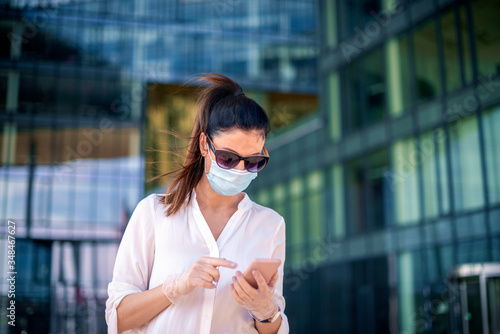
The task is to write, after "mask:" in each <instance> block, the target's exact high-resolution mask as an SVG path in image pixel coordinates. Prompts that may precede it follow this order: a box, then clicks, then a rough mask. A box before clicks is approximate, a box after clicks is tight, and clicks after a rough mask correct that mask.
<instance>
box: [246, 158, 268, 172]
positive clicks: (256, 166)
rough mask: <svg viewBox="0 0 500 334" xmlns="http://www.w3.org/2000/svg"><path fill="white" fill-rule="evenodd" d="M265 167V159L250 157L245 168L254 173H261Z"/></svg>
mask: <svg viewBox="0 0 500 334" xmlns="http://www.w3.org/2000/svg"><path fill="white" fill-rule="evenodd" d="M265 165H266V159H265V158H263V157H250V158H248V159H247V161H245V168H246V169H247V171H249V172H252V173H255V172H258V171H260V170H261V169H262V168H264V166H265Z"/></svg>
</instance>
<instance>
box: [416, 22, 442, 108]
mask: <svg viewBox="0 0 500 334" xmlns="http://www.w3.org/2000/svg"><path fill="white" fill-rule="evenodd" d="M413 43H414V44H413V50H414V54H415V79H416V82H415V84H416V100H417V102H424V101H427V100H429V99H432V98H435V97H437V96H439V95H441V81H440V78H439V73H440V67H439V56H438V47H437V40H436V23H435V21H433V20H431V21H430V22H429V23H427V24H424V25H422V26H421V27H419V28H417V29H416V30H415V32H414V34H413Z"/></svg>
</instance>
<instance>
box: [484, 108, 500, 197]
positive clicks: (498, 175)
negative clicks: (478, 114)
mask: <svg viewBox="0 0 500 334" xmlns="http://www.w3.org/2000/svg"><path fill="white" fill-rule="evenodd" d="M483 128H484V132H483V133H484V148H485V158H486V169H487V179H488V194H489V202H490V204H497V203H500V145H499V143H500V134H499V133H498V129H500V106H496V107H495V108H492V109H491V110H488V111H487V112H484V113H483Z"/></svg>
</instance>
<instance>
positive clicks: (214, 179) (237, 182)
mask: <svg viewBox="0 0 500 334" xmlns="http://www.w3.org/2000/svg"><path fill="white" fill-rule="evenodd" d="M208 156H209V158H210V160H211V161H212V163H211V165H210V172H209V173H208V174H206V173H205V174H206V175H207V179H208V182H209V183H210V186H211V187H212V189H213V190H215V191H216V192H217V193H218V194H220V195H223V196H234V195H236V194H237V193H239V192H242V191H243V190H245V189H246V188H247V187H248V186H249V185H250V182H252V180H253V179H255V178H256V177H257V173H250V172H249V171H247V170H238V169H234V168H232V169H223V168H221V167H219V165H217V163H216V162H215V161H214V160H212V157H211V156H210V153H209V154H208Z"/></svg>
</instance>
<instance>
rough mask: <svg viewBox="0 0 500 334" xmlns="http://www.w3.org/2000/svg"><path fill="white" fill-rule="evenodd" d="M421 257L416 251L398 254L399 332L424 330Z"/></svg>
mask: <svg viewBox="0 0 500 334" xmlns="http://www.w3.org/2000/svg"><path fill="white" fill-rule="evenodd" d="M421 263H422V261H421V257H420V255H419V252H418V251H415V252H405V253H402V254H400V255H399V256H398V305H399V317H400V325H401V326H400V328H399V330H400V332H402V333H407V334H417V333H422V332H424V331H425V325H426V318H425V317H426V314H425V312H424V311H422V310H421V305H424V299H423V294H422V288H423V283H422V278H423V271H422V270H421Z"/></svg>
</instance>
